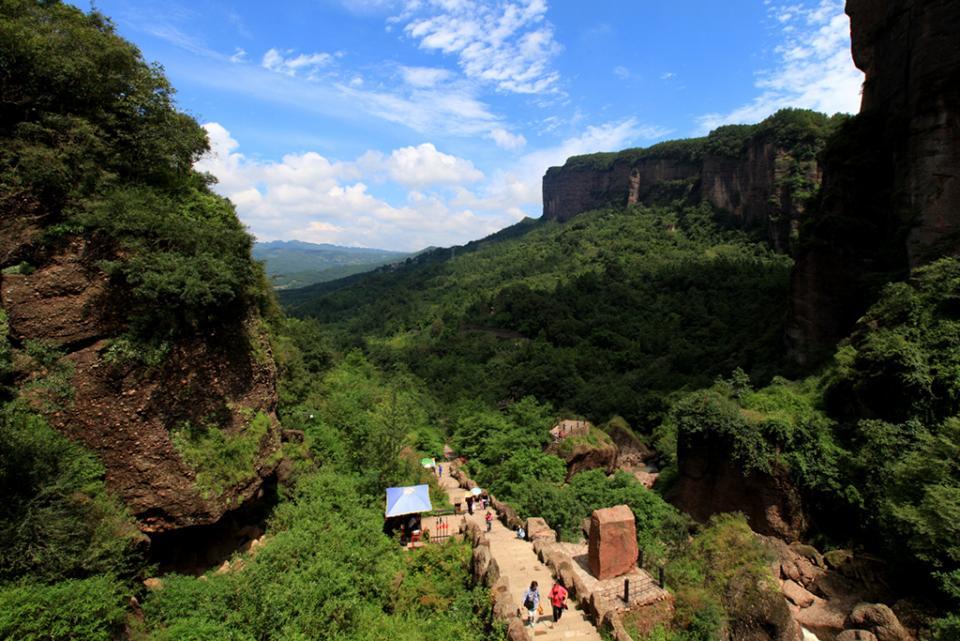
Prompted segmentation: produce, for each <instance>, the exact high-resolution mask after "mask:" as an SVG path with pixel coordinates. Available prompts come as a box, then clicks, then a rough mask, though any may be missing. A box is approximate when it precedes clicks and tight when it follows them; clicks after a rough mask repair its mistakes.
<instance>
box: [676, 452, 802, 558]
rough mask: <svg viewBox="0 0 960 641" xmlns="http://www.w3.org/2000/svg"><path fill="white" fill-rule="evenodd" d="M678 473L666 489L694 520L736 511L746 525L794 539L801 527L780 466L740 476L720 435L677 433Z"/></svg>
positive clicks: (796, 500)
mask: <svg viewBox="0 0 960 641" xmlns="http://www.w3.org/2000/svg"><path fill="white" fill-rule="evenodd" d="M677 460H678V464H679V473H678V476H677V479H676V482H675V483H674V485H673V486H672V487H671V488H670V490H669V493H668V495H667V498H668V500H669V501H670V502H671V503H673V504H674V505H675V506H677V507H678V508H680V509H681V510H683V511H684V512H687V513H688V514H690V516H692V517H693V518H695V519H697V520H698V521H706V520H707V519H709V518H710V517H711V516H712V515H714V514H720V513H722V512H742V513H743V514H744V516H746V517H747V521H748V523H749V524H750V527H751V529H753V530H754V531H755V532H759V533H761V534H768V535H773V536H777V537H780V538H783V539H785V540H788V541H795V540H797V539H799V538H800V536H801V535H802V534H803V532H804V531H805V530H806V528H807V525H808V524H807V518H806V515H805V514H804V511H803V506H802V502H801V499H800V495H799V492H798V491H797V488H796V487H795V485H794V484H793V482H792V481H791V480H790V477H789V475H788V474H787V473H786V471H781V470H777V469H774V471H773V472H771V473H769V474H768V473H765V472H760V471H754V472H751V473H750V474H749V475H748V476H744V473H743V470H742V468H741V466H740V465H739V464H738V463H737V462H736V460H735V459H734V456H733V453H732V452H731V451H730V448H729V447H728V446H727V445H726V444H725V443H723V442H721V440H720V439H717V438H703V439H700V440H694V439H691V438H688V437H684V436H683V435H681V437H680V439H679V440H678V444H677Z"/></svg>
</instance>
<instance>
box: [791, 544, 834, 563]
mask: <svg viewBox="0 0 960 641" xmlns="http://www.w3.org/2000/svg"><path fill="white" fill-rule="evenodd" d="M790 549H791V550H793V551H794V552H796V553H797V554H799V555H800V556H802V557H803V558H805V559H806V560H808V561H810V563H812V564H813V565H815V566H816V567H818V568H822V567H826V566H825V564H824V562H823V555H822V554H820V552H818V551H817V548H815V547H813V546H812V545H806V544H804V543H800V542H797V541H794V542H793V543H791V544H790Z"/></svg>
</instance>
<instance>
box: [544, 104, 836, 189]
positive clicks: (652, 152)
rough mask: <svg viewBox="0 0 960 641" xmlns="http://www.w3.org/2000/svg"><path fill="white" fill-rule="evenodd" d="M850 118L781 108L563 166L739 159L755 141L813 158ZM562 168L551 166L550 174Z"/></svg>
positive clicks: (573, 159) (596, 167)
mask: <svg viewBox="0 0 960 641" xmlns="http://www.w3.org/2000/svg"><path fill="white" fill-rule="evenodd" d="M848 118H849V116H846V115H844V114H835V115H833V116H828V115H826V114H822V113H820V112H817V111H811V110H809V109H781V110H780V111H778V112H777V113H775V114H773V115H772V116H769V117H768V118H766V119H765V120H763V121H762V122H760V123H758V124H755V125H724V126H722V127H717V128H716V129H714V130H713V131H711V132H710V133H709V134H708V135H706V136H704V137H702V138H682V139H679V140H668V141H666V142H661V143H657V144H655V145H651V146H650V147H638V148H634V149H624V150H623V151H614V152H599V153H593V154H584V155H581V156H571V157H570V158H568V159H567V162H566V163H565V164H564V166H563V168H565V169H574V170H576V169H590V170H596V171H605V170H608V169H610V168H611V167H612V166H613V164H614V163H615V162H625V163H627V164H629V165H632V164H635V163H637V162H638V161H641V160H645V159H668V160H675V161H679V162H699V161H702V160H703V159H704V158H705V157H714V158H720V159H723V158H739V157H740V156H741V155H742V154H743V152H744V149H745V147H746V146H747V145H748V144H749V143H750V142H753V141H762V142H769V143H771V144H773V145H775V146H776V147H777V148H779V149H782V150H784V151H786V152H787V153H789V154H790V155H791V156H793V157H795V158H796V159H797V160H813V159H815V158H816V156H817V154H818V153H819V152H820V151H821V150H822V149H823V147H824V145H825V144H826V142H827V140H828V139H829V138H830V136H831V135H832V134H833V132H834V131H836V128H837V127H838V126H839V125H840V124H842V123H843V122H845V121H846V120H847V119H848ZM559 169H560V168H559V167H551V168H550V169H549V170H548V173H549V172H550V171H558V170H559Z"/></svg>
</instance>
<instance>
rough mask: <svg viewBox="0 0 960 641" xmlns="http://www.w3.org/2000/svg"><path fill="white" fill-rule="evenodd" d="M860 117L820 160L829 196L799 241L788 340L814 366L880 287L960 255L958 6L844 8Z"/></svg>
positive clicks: (916, 3) (908, 2) (853, 0)
mask: <svg viewBox="0 0 960 641" xmlns="http://www.w3.org/2000/svg"><path fill="white" fill-rule="evenodd" d="M847 13H848V14H849V15H850V20H851V33H852V46H853V58H854V62H855V63H856V65H857V66H858V67H859V68H860V69H862V70H863V71H864V72H865V74H866V79H865V82H864V88H863V101H862V105H861V112H860V114H859V115H858V116H857V117H856V118H855V119H854V120H853V121H852V122H850V123H848V124H847V125H846V126H844V127H843V128H842V129H841V131H839V132H838V134H837V135H836V136H835V137H834V139H833V140H831V141H830V144H829V146H828V148H827V150H826V152H825V153H824V157H823V161H822V162H823V165H824V187H823V190H822V199H821V202H820V203H819V204H818V205H817V206H816V208H815V209H816V211H815V213H813V214H812V215H811V224H810V225H809V227H808V228H807V229H805V230H804V231H803V233H802V234H801V240H800V244H801V249H800V251H799V252H798V254H797V265H796V268H795V270H794V275H793V284H792V287H793V296H792V300H793V302H792V322H791V327H790V329H789V331H788V339H789V343H790V348H791V352H792V355H793V357H794V359H795V360H796V361H797V362H798V363H800V364H814V363H816V362H817V361H818V360H820V359H821V358H822V357H823V356H824V355H826V354H829V353H831V352H832V349H833V347H834V345H835V344H836V343H837V341H838V340H839V339H840V338H842V337H843V336H844V335H846V334H847V333H848V332H849V330H850V329H851V327H852V325H853V323H854V322H855V321H856V319H857V318H859V317H860V315H861V314H862V313H863V311H864V310H865V309H866V308H867V306H868V305H869V304H870V303H871V302H872V301H873V300H874V299H875V297H876V293H877V291H878V289H879V287H880V286H882V285H883V284H884V283H886V282H889V281H890V280H894V279H899V278H903V277H904V276H905V275H906V274H907V273H908V271H909V270H910V269H911V268H912V267H915V266H917V265H920V264H922V263H924V262H927V261H929V260H931V259H934V258H937V257H940V256H943V255H947V254H956V253H957V252H958V251H960V48H958V47H957V45H956V38H957V33H960V6H958V5H957V3H956V2H950V1H948V0H890V1H879V0H849V1H848V2H847Z"/></svg>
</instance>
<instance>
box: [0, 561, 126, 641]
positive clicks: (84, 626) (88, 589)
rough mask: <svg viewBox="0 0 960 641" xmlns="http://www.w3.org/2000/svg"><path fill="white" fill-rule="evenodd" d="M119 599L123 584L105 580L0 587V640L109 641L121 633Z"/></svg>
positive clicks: (122, 598) (121, 603) (122, 597)
mask: <svg viewBox="0 0 960 641" xmlns="http://www.w3.org/2000/svg"><path fill="white" fill-rule="evenodd" d="M125 594H126V590H125V588H124V586H123V584H122V583H120V582H119V581H117V580H116V579H113V578H111V577H109V576H106V575H101V576H95V577H91V578H88V579H69V580H66V581H62V582H60V583H56V584H54V585H43V584H38V583H19V584H12V585H7V586H3V587H0V638H3V639H17V640H18V641H113V640H114V639H116V638H118V635H119V634H120V632H121V631H122V629H123V621H124V616H125V609H124V606H125V600H126V599H125Z"/></svg>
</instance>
